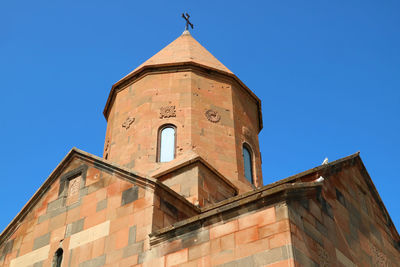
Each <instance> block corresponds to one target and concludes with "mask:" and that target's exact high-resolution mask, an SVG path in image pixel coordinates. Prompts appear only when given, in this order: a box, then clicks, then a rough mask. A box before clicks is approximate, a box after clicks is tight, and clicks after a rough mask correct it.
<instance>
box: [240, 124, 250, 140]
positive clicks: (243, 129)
mask: <svg viewBox="0 0 400 267" xmlns="http://www.w3.org/2000/svg"><path fill="white" fill-rule="evenodd" d="M242 133H243V135H244V136H245V137H246V138H247V139H250V138H251V131H250V129H249V128H247V127H246V126H243V127H242Z"/></svg>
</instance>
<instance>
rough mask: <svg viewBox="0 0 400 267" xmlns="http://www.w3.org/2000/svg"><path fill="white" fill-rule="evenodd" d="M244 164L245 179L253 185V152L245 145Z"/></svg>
mask: <svg viewBox="0 0 400 267" xmlns="http://www.w3.org/2000/svg"><path fill="white" fill-rule="evenodd" d="M243 163H244V177H246V179H247V180H248V181H249V182H250V183H252V184H253V183H254V181H253V161H252V158H251V150H250V148H248V147H247V146H246V145H243Z"/></svg>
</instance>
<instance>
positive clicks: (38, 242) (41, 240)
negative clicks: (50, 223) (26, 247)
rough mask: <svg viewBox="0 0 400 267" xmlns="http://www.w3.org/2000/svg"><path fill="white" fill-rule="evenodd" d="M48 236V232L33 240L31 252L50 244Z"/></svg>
mask: <svg viewBox="0 0 400 267" xmlns="http://www.w3.org/2000/svg"><path fill="white" fill-rule="evenodd" d="M50 235H51V233H50V232H49V233H47V234H45V235H42V236H39V237H37V238H35V240H34V241H33V249H32V250H36V249H38V248H41V247H44V246H46V245H48V244H49V243H50Z"/></svg>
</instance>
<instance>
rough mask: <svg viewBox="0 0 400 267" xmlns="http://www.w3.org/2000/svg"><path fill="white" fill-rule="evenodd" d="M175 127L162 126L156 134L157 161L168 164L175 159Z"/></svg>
mask: <svg viewBox="0 0 400 267" xmlns="http://www.w3.org/2000/svg"><path fill="white" fill-rule="evenodd" d="M175 142H176V127H175V126H174V125H170V124H169V125H164V126H162V127H161V128H160V131H159V133H158V161H159V162H168V161H171V160H173V159H174V158H175Z"/></svg>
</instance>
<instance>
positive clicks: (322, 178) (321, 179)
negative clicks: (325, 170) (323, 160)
mask: <svg viewBox="0 0 400 267" xmlns="http://www.w3.org/2000/svg"><path fill="white" fill-rule="evenodd" d="M324 180H325V178H324V177H322V176H320V177H319V178H318V179H317V180H315V181H316V182H323V181H324Z"/></svg>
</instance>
